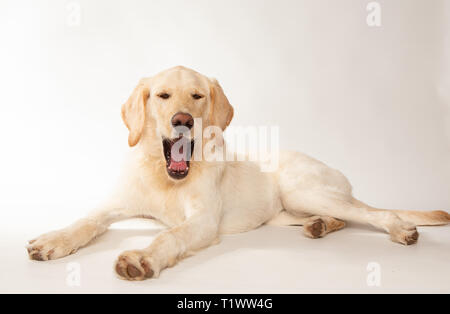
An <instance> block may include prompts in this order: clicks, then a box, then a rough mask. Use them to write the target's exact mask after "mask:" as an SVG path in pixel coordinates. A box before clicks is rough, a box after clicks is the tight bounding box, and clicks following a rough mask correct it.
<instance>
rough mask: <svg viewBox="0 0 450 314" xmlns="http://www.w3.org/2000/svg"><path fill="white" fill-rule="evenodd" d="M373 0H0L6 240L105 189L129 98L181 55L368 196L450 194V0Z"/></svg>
mask: <svg viewBox="0 0 450 314" xmlns="http://www.w3.org/2000/svg"><path fill="white" fill-rule="evenodd" d="M369 2H370V1H363V0H345V1H343V0H341V1H331V0H330V1H325V0H309V1H307V0H304V1H299V0H292V1H286V0H282V1H279V0H277V1H275V0H272V1H256V0H253V1H249V0H245V1H237V0H232V1H206V0H205V1H203V0H195V1H193V0H192V1H187V0H186V1H167V0H164V1H143V0H142V1H137V0H132V1H106V0H97V1H87V0H80V1H57V0H48V1H43V0H41V1H32V0H29V1H18V0H15V1H12V0H11V1H5V0H3V1H1V2H0V26H1V27H0V38H1V39H0V40H1V42H0V43H1V49H0V90H1V105H0V110H1V111H0V139H1V144H2V145H1V147H2V149H1V155H0V173H1V174H0V206H1V212H0V229H1V232H2V234H3V237H2V241H1V243H2V248H4V250H3V252H2V253H1V255H3V254H4V255H5V259H7V260H8V261H9V262H10V265H14V264H15V263H16V258H17V259H18V260H19V259H20V260H21V259H22V258H23V259H24V260H25V261H26V255H25V250H24V249H23V247H22V246H23V245H24V244H25V240H26V239H27V238H32V237H34V236H36V235H37V234H39V233H42V232H45V231H48V229H55V228H59V227H62V226H64V225H66V224H68V223H70V222H72V221H73V220H74V219H76V218H79V217H81V216H82V215H84V214H85V213H86V212H87V211H89V209H90V208H91V207H93V206H95V204H97V202H98V201H100V200H101V199H102V197H103V196H104V195H105V194H106V192H107V191H108V190H109V189H110V187H111V185H112V183H113V182H114V180H115V179H116V178H117V175H118V173H119V169H120V165H121V162H122V160H123V157H124V155H125V153H126V151H127V150H128V147H127V141H126V138H127V131H126V128H125V126H124V125H123V124H122V121H121V118H120V107H121V104H122V103H123V102H124V101H125V100H126V99H127V97H128V96H129V94H130V93H131V91H132V89H133V88H134V86H135V84H136V83H137V82H138V80H139V79H140V78H141V77H145V76H150V75H152V74H155V73H156V72H159V71H161V70H163V69H165V68H168V67H172V66H175V65H184V66H187V67H191V68H193V69H195V70H197V71H199V72H201V73H203V74H206V75H208V76H212V77H216V78H217V79H218V80H219V82H220V83H221V85H222V87H223V88H224V90H225V92H226V94H227V96H228V98H229V99H230V102H231V103H232V104H233V105H234V108H235V118H234V120H233V122H232V123H233V125H235V126H248V125H253V126H264V125H278V126H279V127H280V143H281V147H282V148H283V149H290V150H299V151H302V152H305V153H307V154H309V155H311V156H313V157H315V158H317V159H319V160H322V161H324V162H325V163H327V164H329V165H330V166H332V167H334V168H337V169H339V170H341V171H342V172H343V173H344V174H346V175H347V176H348V177H349V179H350V181H351V182H352V184H353V186H354V191H355V195H356V196H357V197H358V198H360V199H362V200H364V201H366V202H368V203H370V204H372V205H374V206H377V207H384V208H408V209H424V210H430V209H449V208H450V193H449V191H450V88H449V87H450V86H449V84H450V77H449V74H450V69H449V68H450V62H449V59H450V40H449V32H448V31H449V29H450V22H449V21H450V2H449V1H439V0H434V1H426V0H422V1H418V0H396V1H378V2H379V3H380V4H381V9H382V11H381V14H382V15H381V26H380V27H369V26H368V25H367V23H366V17H367V15H368V12H367V11H366V5H367V4H368V3H369ZM73 3H75V7H74V6H72V5H71V4H73ZM76 4H79V7H80V8H81V11H80V23H79V25H73V21H74V20H73V19H71V18H73V14H75V15H76V11H74V9H73V8H76ZM71 14H72V15H71ZM75 20H76V17H75ZM75 24H76V23H75ZM427 230H429V229H427ZM433 230H436V229H433ZM441 230H442V231H443V237H444V238H445V239H447V243H446V245H447V248H448V245H449V244H448V239H449V238H450V237H449V231H448V229H445V228H444V229H441ZM258 232H260V231H258ZM370 232H372V233H373V231H370ZM430 232H432V231H430ZM333 236H334V235H333ZM382 236H384V235H382ZM345 239H346V240H345V241H347V243H348V242H349V241H351V239H352V238H351V237H349V238H345ZM379 241H382V240H379ZM385 241H386V243H385V242H383V244H386V245H389V246H391V244H388V243H387V240H385ZM19 246H20V247H19ZM131 248H133V247H126V246H125V247H123V249H131ZM16 249H17V250H18V251H17V252H16ZM216 250H217V248H216ZM12 252H13V253H12ZM119 252H120V251H118V252H117V254H118V253H119ZM446 257H448V256H446ZM244 260H245V259H244ZM363 260H364V259H363ZM104 262H105V263H111V265H112V262H113V259H110V260H105V261H104ZM16 265H17V264H16ZM24 265H27V266H26V267H43V266H30V265H35V264H24ZM61 265H63V264H61ZM45 267H46V266H45ZM364 267H365V266H363V268H364ZM31 269H32V268H31ZM8 271H9V270H5V271H4V273H3V276H8V274H7V272H8ZM104 275H105V276H109V277H112V274H110V273H106V274H104ZM255 276H256V274H255ZM109 277H108V278H109ZM11 281H12V278H11V277H7V278H5V280H4V281H3V282H4V283H5V282H8V284H9V286H10V287H11ZM338 286H339V285H338V284H336V287H338ZM13 287H15V288H16V289H20V287H21V285H20V283H17V284H16V285H13ZM259 287H261V285H259ZM53 288H54V289H56V290H58V289H57V288H55V287H53ZM250 288H251V286H250ZM285 288H286V289H289V286H286V287H285ZM446 288H447V291H448V286H447V287H446ZM5 289H6V288H4V290H5ZM6 290H8V289H6ZM36 290H39V287H38V286H36ZM9 291H10V290H9Z"/></svg>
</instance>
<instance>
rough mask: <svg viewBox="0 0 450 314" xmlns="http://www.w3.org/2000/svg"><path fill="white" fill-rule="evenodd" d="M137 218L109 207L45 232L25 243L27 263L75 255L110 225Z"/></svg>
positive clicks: (117, 208)
mask: <svg viewBox="0 0 450 314" xmlns="http://www.w3.org/2000/svg"><path fill="white" fill-rule="evenodd" d="M136 216H139V215H138V212H137V211H135V210H130V209H125V208H123V207H121V206H115V205H113V204H108V205H104V206H102V207H101V208H99V209H97V210H94V211H93V212H92V213H91V214H90V215H88V216H87V217H85V218H83V219H80V220H78V221H76V222H75V223H74V224H72V225H70V226H68V227H66V228H64V229H60V230H57V231H53V232H49V233H46V234H43V235H41V236H39V237H38V238H36V239H34V240H31V241H29V245H28V246H27V250H28V254H29V257H30V259H32V260H37V261H47V260H53V259H58V258H61V257H64V256H67V255H70V254H73V253H75V252H76V251H77V250H78V249H79V248H81V247H83V246H85V245H86V244H88V243H89V242H90V241H91V240H92V239H94V238H95V237H98V236H99V235H101V234H102V233H104V232H105V231H106V230H107V228H108V226H109V225H110V224H112V223H114V222H117V221H120V220H124V219H128V218H133V217H136Z"/></svg>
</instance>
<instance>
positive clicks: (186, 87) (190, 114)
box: [122, 67, 233, 180]
mask: <svg viewBox="0 0 450 314" xmlns="http://www.w3.org/2000/svg"><path fill="white" fill-rule="evenodd" d="M232 118H233V107H232V106H231V105H230V103H229V102H228V99H227V97H226V96H225V94H224V92H223V90H222V88H221V87H220V85H219V83H218V82H217V81H216V80H215V79H210V78H208V77H206V76H204V75H201V74H200V73H197V72H195V71H193V70H191V69H187V68H184V67H175V68H171V69H169V70H166V71H163V72H161V73H159V74H157V75H155V76H154V77H151V78H145V79H142V80H141V81H140V82H139V84H138V86H137V87H136V88H135V89H134V91H133V93H132V94H131V96H130V98H129V99H128V101H127V102H126V103H125V104H124V105H123V106H122V119H123V121H124V122H125V125H126V126H127V128H128V130H129V131H130V133H129V136H128V144H129V145H130V146H135V145H136V144H138V143H139V144H142V145H144V146H147V147H150V146H153V147H154V148H155V145H158V146H157V147H158V148H159V149H156V151H158V152H159V154H160V157H161V158H163V159H164V161H165V165H166V172H167V174H168V176H169V178H171V179H173V180H181V179H184V178H186V177H187V175H188V173H189V167H190V163H191V156H193V150H194V147H195V145H194V144H195V142H196V141H202V138H195V137H194V133H195V132H194V129H195V127H198V126H196V125H195V124H196V121H197V123H198V122H199V121H201V122H202V123H201V125H202V129H204V128H205V127H208V126H217V127H219V128H221V129H222V131H223V130H225V128H226V127H227V126H228V125H229V124H230V122H231V119H232ZM199 119H201V120H199ZM197 130H198V129H197ZM201 131H203V130H201ZM201 133H203V132H201Z"/></svg>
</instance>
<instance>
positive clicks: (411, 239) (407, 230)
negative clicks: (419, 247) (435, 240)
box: [390, 223, 419, 245]
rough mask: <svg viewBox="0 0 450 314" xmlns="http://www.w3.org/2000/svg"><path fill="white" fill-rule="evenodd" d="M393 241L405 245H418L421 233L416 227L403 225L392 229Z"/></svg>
mask: <svg viewBox="0 0 450 314" xmlns="http://www.w3.org/2000/svg"><path fill="white" fill-rule="evenodd" d="M390 235H391V240H392V241H394V242H398V243H401V244H404V245H412V244H415V243H417V240H418V239H419V233H418V232H417V229H416V227H415V226H414V225H410V224H406V223H405V224H402V225H401V226H397V227H395V228H392V230H391V231H390Z"/></svg>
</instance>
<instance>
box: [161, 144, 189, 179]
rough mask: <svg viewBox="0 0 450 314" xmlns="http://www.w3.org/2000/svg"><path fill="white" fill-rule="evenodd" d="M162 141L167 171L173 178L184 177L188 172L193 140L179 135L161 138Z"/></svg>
mask: <svg viewBox="0 0 450 314" xmlns="http://www.w3.org/2000/svg"><path fill="white" fill-rule="evenodd" d="M162 142H163V148H164V157H165V158H166V169H167V173H168V174H169V176H170V177H171V178H173V179H176V180H180V179H184V178H185V177H186V176H187V175H188V172H189V165H190V161H191V156H192V153H193V152H194V140H190V139H188V138H186V137H183V136H181V137H179V138H176V139H166V138H163V141H162Z"/></svg>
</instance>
